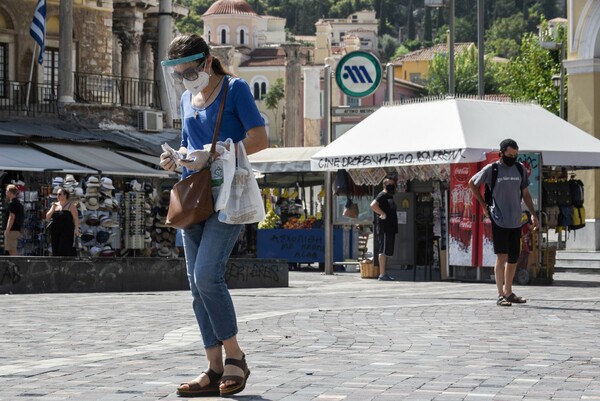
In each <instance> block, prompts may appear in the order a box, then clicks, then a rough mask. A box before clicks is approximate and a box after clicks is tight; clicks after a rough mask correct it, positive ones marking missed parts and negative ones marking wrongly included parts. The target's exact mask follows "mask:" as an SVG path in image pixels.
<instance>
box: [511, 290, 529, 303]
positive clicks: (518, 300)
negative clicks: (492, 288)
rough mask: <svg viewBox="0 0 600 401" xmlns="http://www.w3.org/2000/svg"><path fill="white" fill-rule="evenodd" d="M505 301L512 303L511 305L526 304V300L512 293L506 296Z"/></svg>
mask: <svg viewBox="0 0 600 401" xmlns="http://www.w3.org/2000/svg"><path fill="white" fill-rule="evenodd" d="M506 300H507V301H508V302H512V303H513V304H524V303H526V302H527V300H526V299H525V298H521V297H518V296H516V295H515V293H514V292H513V293H512V294H510V295H509V296H507V297H506Z"/></svg>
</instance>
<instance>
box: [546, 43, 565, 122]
mask: <svg viewBox="0 0 600 401" xmlns="http://www.w3.org/2000/svg"><path fill="white" fill-rule="evenodd" d="M556 36H559V35H555V38H556ZM540 46H542V48H544V49H546V50H559V51H560V53H559V55H560V58H559V63H560V75H558V74H555V75H553V76H552V85H554V87H556V88H560V106H559V115H560V118H562V119H563V120H564V119H565V65H564V60H565V57H566V51H567V43H566V40H565V36H564V35H563V37H562V39H561V41H560V42H556V41H547V40H541V41H540Z"/></svg>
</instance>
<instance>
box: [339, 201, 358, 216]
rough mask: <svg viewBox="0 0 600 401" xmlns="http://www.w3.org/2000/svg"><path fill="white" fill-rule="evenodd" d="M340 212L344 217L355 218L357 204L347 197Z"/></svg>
mask: <svg viewBox="0 0 600 401" xmlns="http://www.w3.org/2000/svg"><path fill="white" fill-rule="evenodd" d="M342 214H343V215H344V216H346V217H350V218H353V219H356V218H357V217H358V205H357V204H356V203H354V202H352V199H350V198H348V199H347V200H346V206H345V207H344V212H343V213H342Z"/></svg>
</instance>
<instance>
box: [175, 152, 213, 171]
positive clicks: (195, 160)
mask: <svg viewBox="0 0 600 401" xmlns="http://www.w3.org/2000/svg"><path fill="white" fill-rule="evenodd" d="M215 153H216V152H215ZM209 159H210V152H209V151H207V150H193V151H191V152H190V153H188V155H187V156H186V158H185V159H179V165H180V166H183V167H185V168H187V169H188V170H202V169H203V168H204V167H205V166H206V164H207V163H208V160H209Z"/></svg>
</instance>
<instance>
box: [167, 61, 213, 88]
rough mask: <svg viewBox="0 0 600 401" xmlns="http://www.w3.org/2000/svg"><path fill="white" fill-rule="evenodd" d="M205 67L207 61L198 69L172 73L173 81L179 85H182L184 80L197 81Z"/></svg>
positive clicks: (193, 68)
mask: <svg viewBox="0 0 600 401" xmlns="http://www.w3.org/2000/svg"><path fill="white" fill-rule="evenodd" d="M205 66H206V60H205V61H204V62H202V63H200V64H199V65H198V66H196V67H190V68H187V69H186V70H185V71H183V72H177V71H173V72H172V73H171V76H172V77H173V80H174V81H175V82H177V83H179V84H180V83H182V82H183V80H184V79H185V80H186V81H195V80H196V79H198V73H199V72H200V71H202V70H204V67H205Z"/></svg>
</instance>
